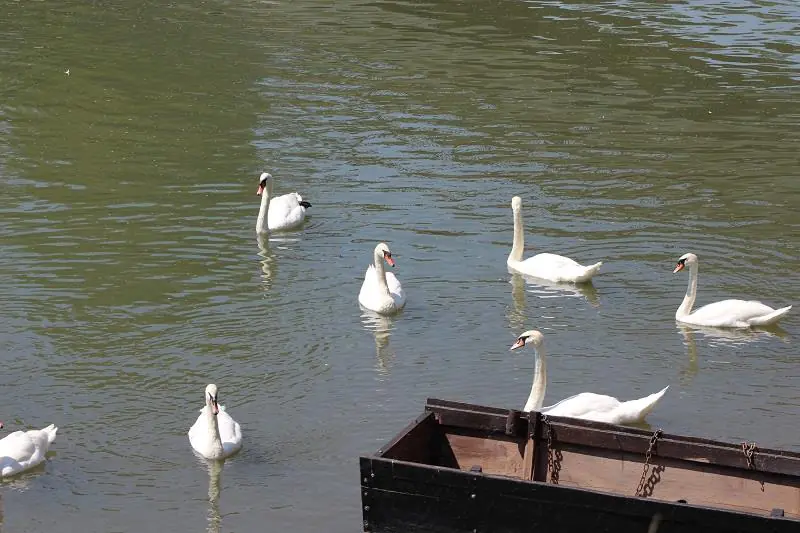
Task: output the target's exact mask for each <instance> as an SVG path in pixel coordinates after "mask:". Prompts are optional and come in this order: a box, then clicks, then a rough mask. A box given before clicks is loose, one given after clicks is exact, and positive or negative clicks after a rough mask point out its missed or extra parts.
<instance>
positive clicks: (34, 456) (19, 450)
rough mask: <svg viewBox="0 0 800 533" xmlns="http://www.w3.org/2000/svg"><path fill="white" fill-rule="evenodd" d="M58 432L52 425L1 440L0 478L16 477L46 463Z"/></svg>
mask: <svg viewBox="0 0 800 533" xmlns="http://www.w3.org/2000/svg"><path fill="white" fill-rule="evenodd" d="M2 427H3V423H2V422H0V428H2ZM57 431H58V428H57V427H56V426H54V425H53V424H50V425H49V426H47V427H46V428H42V429H31V430H29V431H15V432H13V433H9V434H8V435H6V437H4V438H3V439H2V440H0V477H9V476H14V475H16V474H19V473H21V472H24V471H26V470H30V469H31V468H33V467H35V466H37V465H39V464H41V463H42V462H44V460H45V458H46V456H47V451H48V450H49V449H50V445H51V444H53V441H55V440H56V432H57Z"/></svg>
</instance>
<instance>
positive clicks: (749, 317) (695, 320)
mask: <svg viewBox="0 0 800 533" xmlns="http://www.w3.org/2000/svg"><path fill="white" fill-rule="evenodd" d="M687 266H688V267H689V286H688V287H687V288H686V296H684V297H683V302H682V303H681V306H680V307H678V310H677V311H676V312H675V320H677V321H678V322H684V323H686V324H694V325H696V326H712V327H719V328H749V327H751V326H768V325H770V324H774V323H776V322H777V321H778V320H780V318H781V317H782V316H783V315H785V314H786V313H788V312H789V310H790V309H791V308H792V306H791V305H790V306H787V307H782V308H780V309H773V308H771V307H770V306H768V305H764V304H762V303H761V302H757V301H754V300H750V301H747V300H722V301H721V302H714V303H712V304H708V305H704V306H703V307H701V308H700V309H697V310H696V311H694V312H692V306H693V305H694V300H695V298H697V271H698V269H699V264H698V262H697V256H696V255H694V254H691V253H689V254H683V255H682V256H681V257H680V258H679V259H678V264H677V265H675V270H673V271H672V273H673V274H674V273H675V272H680V271H681V270H683V269H684V268H686V267H687Z"/></svg>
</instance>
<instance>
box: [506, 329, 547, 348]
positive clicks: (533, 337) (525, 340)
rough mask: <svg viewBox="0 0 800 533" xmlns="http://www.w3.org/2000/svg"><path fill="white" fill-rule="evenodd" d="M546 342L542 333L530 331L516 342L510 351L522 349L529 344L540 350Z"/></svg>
mask: <svg viewBox="0 0 800 533" xmlns="http://www.w3.org/2000/svg"><path fill="white" fill-rule="evenodd" d="M543 342H544V335H542V332H541V331H537V330H535V329H529V330H528V331H526V332H525V333H523V334H522V335H520V336H519V337H517V340H516V341H514V344H512V345H511V348H509V350H516V349H517V348H522V347H523V346H527V345H528V344H532V345H533V347H534V348H538V347H539V346H541V345H542V343H543Z"/></svg>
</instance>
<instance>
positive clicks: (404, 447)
mask: <svg viewBox="0 0 800 533" xmlns="http://www.w3.org/2000/svg"><path fill="white" fill-rule="evenodd" d="M435 425H436V421H435V420H434V417H433V413H422V414H421V415H419V416H418V417H417V418H416V419H415V420H414V421H413V422H411V423H410V424H408V425H407V426H406V427H404V428H403V429H402V430H401V431H400V433H398V434H397V435H395V437H394V438H393V439H392V440H390V441H389V442H388V443H386V445H385V446H382V447H381V448H380V449H379V450H378V451H377V452H375V455H376V456H377V457H385V456H391V457H392V458H397V459H401V458H402V459H405V460H407V461H417V462H426V460H425V459H424V458H415V457H410V456H405V455H403V454H404V453H416V452H411V449H412V448H414V447H415V443H414V440H415V439H418V438H423V439H424V438H425V437H428V435H427V432H432V431H433V429H432V426H435ZM387 454H388V455H387Z"/></svg>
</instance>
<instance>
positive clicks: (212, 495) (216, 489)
mask: <svg viewBox="0 0 800 533" xmlns="http://www.w3.org/2000/svg"><path fill="white" fill-rule="evenodd" d="M207 463H208V503H209V508H208V533H219V532H220V529H221V528H222V514H221V513H220V511H219V496H220V492H221V490H222V486H221V478H222V465H223V464H225V460H224V459H223V460H221V461H214V460H208V461H207Z"/></svg>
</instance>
